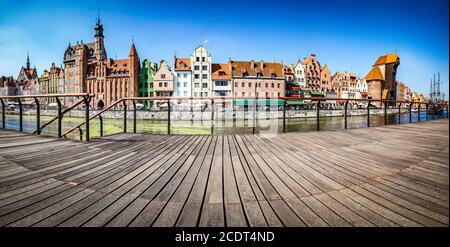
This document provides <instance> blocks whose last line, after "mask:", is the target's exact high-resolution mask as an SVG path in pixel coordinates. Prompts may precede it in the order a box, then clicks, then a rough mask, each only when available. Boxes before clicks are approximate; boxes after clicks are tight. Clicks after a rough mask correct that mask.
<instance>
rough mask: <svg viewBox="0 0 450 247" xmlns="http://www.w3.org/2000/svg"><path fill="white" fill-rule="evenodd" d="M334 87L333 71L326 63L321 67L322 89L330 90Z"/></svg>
mask: <svg viewBox="0 0 450 247" xmlns="http://www.w3.org/2000/svg"><path fill="white" fill-rule="evenodd" d="M332 88H333V87H332V85H331V71H330V69H329V68H328V66H327V65H326V64H325V66H323V67H321V68H320V91H321V92H328V91H330V90H332Z"/></svg>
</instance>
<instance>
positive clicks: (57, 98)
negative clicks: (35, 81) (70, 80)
mask: <svg viewBox="0 0 450 247" xmlns="http://www.w3.org/2000/svg"><path fill="white" fill-rule="evenodd" d="M93 96H94V95H93V94H88V93H76V94H46V95H19V96H0V103H1V105H2V106H1V107H2V128H3V129H5V128H6V104H7V103H9V104H14V103H16V102H17V104H18V105H19V132H23V100H25V99H32V100H34V102H33V103H34V104H35V106H36V130H35V131H34V132H33V134H38V135H40V134H41V132H42V129H44V128H45V127H48V126H49V125H50V124H51V123H53V122H54V121H57V137H58V138H61V137H62V131H63V127H62V120H63V117H64V115H65V114H66V113H68V112H70V111H71V110H73V109H75V108H76V107H78V106H79V105H80V104H81V103H83V104H84V108H85V112H86V114H85V116H86V119H85V122H84V124H85V125H86V140H89V102H90V100H91V98H92V97H93ZM69 97H76V98H81V99H80V100H78V101H76V102H75V103H74V104H72V105H71V106H69V107H68V108H66V109H64V110H63V105H62V103H61V98H69ZM50 98H55V101H56V103H57V115H56V116H55V117H53V118H52V119H51V120H49V121H48V122H46V123H45V124H43V125H41V113H40V111H41V102H40V101H39V99H47V100H48V99H50ZM6 101H8V102H6ZM31 104H32V103H31Z"/></svg>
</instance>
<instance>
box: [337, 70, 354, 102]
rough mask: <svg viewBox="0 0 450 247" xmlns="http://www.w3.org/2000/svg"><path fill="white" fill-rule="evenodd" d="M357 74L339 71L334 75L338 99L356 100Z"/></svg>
mask: <svg viewBox="0 0 450 247" xmlns="http://www.w3.org/2000/svg"><path fill="white" fill-rule="evenodd" d="M356 84H357V77H356V74H354V73H351V72H347V71H338V72H336V73H335V74H334V75H333V79H332V85H333V88H334V90H335V91H336V94H337V96H338V98H343V99H354V98H355V91H356Z"/></svg>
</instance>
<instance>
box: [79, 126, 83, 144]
mask: <svg viewBox="0 0 450 247" xmlns="http://www.w3.org/2000/svg"><path fill="white" fill-rule="evenodd" d="M78 130H79V131H80V141H83V129H81V127H78Z"/></svg>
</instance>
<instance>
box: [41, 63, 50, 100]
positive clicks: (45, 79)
mask: <svg viewBox="0 0 450 247" xmlns="http://www.w3.org/2000/svg"><path fill="white" fill-rule="evenodd" d="M38 82H39V83H38V84H39V93H40V94H49V87H50V85H49V84H50V73H49V72H48V70H44V73H42V75H41V76H40V77H39V78H38ZM43 103H44V104H48V103H49V101H48V99H47V98H44V99H43Z"/></svg>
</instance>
